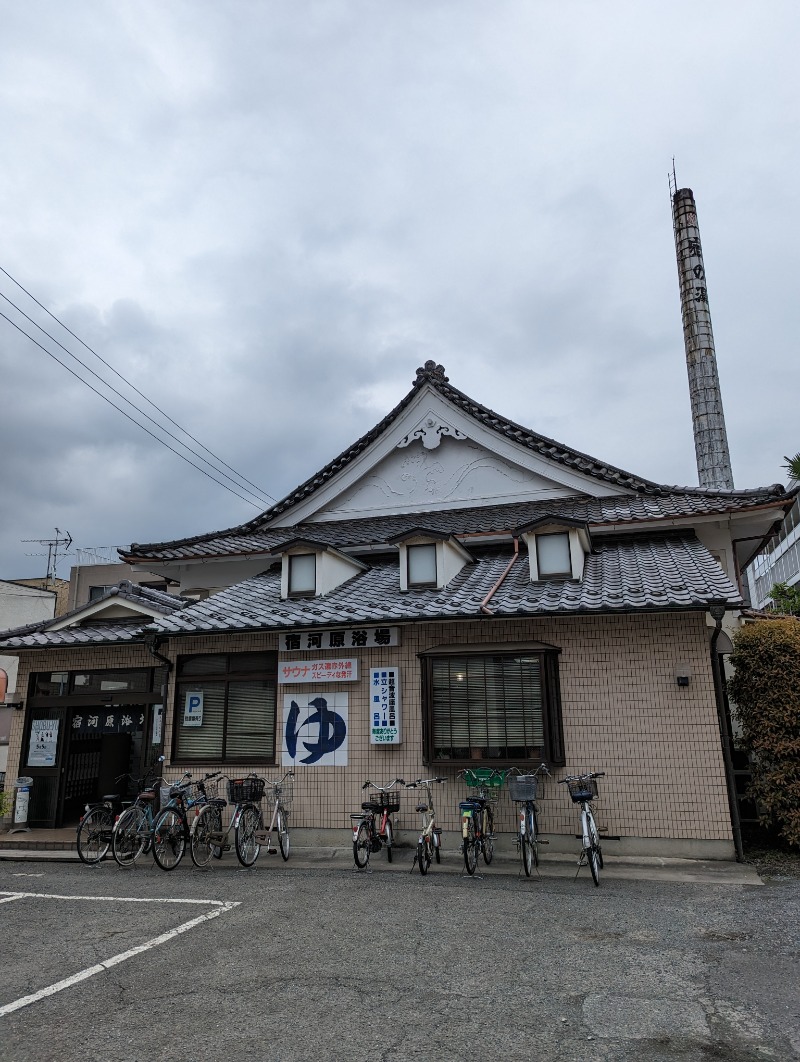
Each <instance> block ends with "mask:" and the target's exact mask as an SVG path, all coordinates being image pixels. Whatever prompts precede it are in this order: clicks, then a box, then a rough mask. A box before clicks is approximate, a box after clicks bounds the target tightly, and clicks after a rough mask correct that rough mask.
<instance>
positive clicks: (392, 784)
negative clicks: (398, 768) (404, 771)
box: [361, 778, 406, 793]
mask: <svg viewBox="0 0 800 1062" xmlns="http://www.w3.org/2000/svg"><path fill="white" fill-rule="evenodd" d="M405 784H406V783H405V779H403V778H395V779H394V780H393V781H391V782H387V783H386V785H375V783H374V782H371V781H370V780H369V778H368V779H367V780H366V782H364V784H363V785H362V786H361V788H362V789H369V787H370V786H372V788H373V789H377V790H378V792H379V793H386V792H388V790H389V789H393V788H394V787H395V786H396V785H405Z"/></svg>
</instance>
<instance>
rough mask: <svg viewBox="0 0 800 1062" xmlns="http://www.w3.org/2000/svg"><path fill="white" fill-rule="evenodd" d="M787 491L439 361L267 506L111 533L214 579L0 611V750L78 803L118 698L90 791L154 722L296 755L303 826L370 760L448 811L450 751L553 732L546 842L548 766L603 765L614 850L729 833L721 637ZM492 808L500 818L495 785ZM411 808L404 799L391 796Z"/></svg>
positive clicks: (199, 740)
mask: <svg viewBox="0 0 800 1062" xmlns="http://www.w3.org/2000/svg"><path fill="white" fill-rule="evenodd" d="M790 503H791V499H787V496H786V494H785V492H784V490H783V488H782V487H781V486H779V485H776V486H772V487H765V488H760V489H756V490H732V489H712V488H678V487H669V486H664V485H661V484H657V483H654V482H652V481H650V480H646V479H643V478H641V477H639V476H636V475H634V474H632V473H629V472H625V471H623V470H621V469H619V468H616V467H614V466H612V465H608V464H606V463H604V462H602V461H598V460H596V459H594V458H592V457H589V456H587V455H586V454H583V453H580V452H578V451H575V450H573V449H571V448H570V447H567V446H564V445H562V444H560V443H557V442H554V441H553V440H551V439H547V438H544V437H543V436H541V435H538V434H536V433H535V432H533V431H531V430H529V429H527V428H524V427H522V426H520V425H518V424H515V423H513V422H511V421H509V420H508V419H507V418H505V417H503V416H502V415H500V414H497V413H494V412H492V411H491V410H489V409H487V408H486V407H485V406H483V405H481V404H480V403H479V402H477V401H475V400H474V399H471V398H469V397H468V396H467V395H465V394H463V393H462V392H460V391H458V390H457V389H456V388H454V387H453V386H451V385H450V383H449V381H448V379H447V377H446V376H445V374H444V370H443V369H442V367H441V366H437V365H435V364H434V363H433V362H428V363H426V365H425V367H424V368H421V369H419V370H418V371H417V377H416V380H415V381H414V384H413V386H412V389H411V391H410V392H409V393H408V394H407V395H406V396H405V398H403V400H402V401H401V402H400V403H399V404H398V405H397V406H396V407H395V409H393V410H392V411H391V412H390V413H389V414H388V415H387V416H386V417H384V419H383V420H382V421H381V422H380V423H379V424H378V425H376V427H375V428H374V429H372V430H371V431H370V432H368V433H367V434H366V435H365V436H363V437H362V438H361V439H359V440H357V441H356V442H355V443H354V444H353V445H352V446H351V447H349V448H348V449H347V450H346V451H344V453H342V454H340V455H339V456H338V457H337V458H335V459H334V460H333V461H331V463H330V464H328V465H326V466H325V468H323V469H321V470H320V471H319V472H318V473H317V474H315V475H314V476H312V477H311V478H310V479H308V480H307V481H306V482H305V483H303V484H301V486H299V487H298V488H297V489H296V490H295V491H293V492H292V493H291V494H289V495H288V496H287V497H286V498H284V499H283V500H282V501H281V502H279V503H277V504H276V505H274V506H273V507H272V508H271V509H269V510H268V511H267V512H265V513H264V514H263V515H262V516H260V517H258V518H256V519H254V520H251V521H250V522H248V523H246V524H243V525H240V526H238V527H234V528H231V529H229V530H227V531H221V532H215V533H211V534H205V535H200V536H197V537H193V538H189V539H184V540H181V541H175V542H161V543H155V544H150V545H141V544H138V545H137V544H134V545H132V546H131V548H130V549H129V550H127V551H124V559H125V560H126V561H127V562H128V563H130V564H131V565H133V566H134V567H135V568H137V569H139V568H140V569H142V570H146V571H148V572H151V573H155V574H156V575H161V576H162V577H163V579H164V580H167V581H172V580H174V581H175V582H177V583H179V585H180V589H181V591H182V592H183V591H193V592H194V594H195V596H197V597H202V596H203V595H204V592H206V591H212V590H213V591H216V592H214V593H213V595H212V596H210V597H208V598H207V599H206V600H198V601H196V602H195V603H188V602H185V601H181V600H179V599H176V598H175V597H171V596H169V595H165V594H158V593H157V592H156V591H148V590H141V589H140V590H138V591H137V593H138V594H139V595H141V596H140V598H139V607H140V608H141V610H142V612H143V613H144V612H148V613H151V614H152V620H150V619H149V617H148V622H147V623H145V624H141V623H140V622H138V621H137V620H136V619H135V618H133V617H131V616H130V615H127V616H125V615H120V617H119V619H120V620H121V622H120V624H119V625H117V624H115V623H110V622H107V620H108V619H109V618H111V619H114V618H115V617H113V616H112V617H109V616H108V613H107V610H108V609H110V608H114V607H119V608H122V610H123V613H125V612H126V611H127V612H130V609H131V603H130V593H128V594H127V597H126V600H125V601H124V602H121V601H118V600H116V599H115V597H114V591H112V592H110V594H109V595H108V596H107V597H105V598H103V599H101V601H99V602H96V603H95V604H94V605H93V606H92V605H89V606H84V607H83V608H81V609H79V610H77V612H75V613H74V614H73V615H72V616H71V618H65V619H64V620H63V621H61V622H57V623H50V624H40V625H39V626H38V627H37V628H36V629H33V630H30V629H29V630H23V631H15V632H7V633H6V635H4V636H2V637H0V648H2V649H4V650H5V651H14V652H17V653H19V655H20V676H21V677H22V676H24V682H25V689H26V691H27V692H26V697H25V701H26V703H25V709H26V710H25V714H24V717H23V716H22V715H21V713H17V715H18V716H19V722H18V725H16V726H15V727H14V729H13V731H12V738H11V757H10V759H11V760H12V761H13V763H14V769H17V767H19V769H20V770H22V769H24V770H25V771H26V772H27V773H31V774H35V776H36V783H35V786H34V793H36V792H37V791H38V792H40V793H42V794H46V795H47V796H46V799H45V798H44V796H42V798H41V799H37V798H36V796H34V805H33V806H35V808H36V822H37V823H39V824H41V825H44V824H57V823H60V822H64V821H68V819H69V817H70V814H72V815H74V812H75V808H74V801H73V804H70V802H69V801H70V799H72V798H71V797H70V796H69V794H67V793H66V792H65V790H64V785H65V783H64V781H63V779H64V778H67V779H68V778H70V776H71V772H72V775H73V776H74V775H75V774H76V772H79V771H80V770H83V768H82V767H81V761H79V757H80V755H81V754H82V747H83V746H82V742H84V741H86V740H91V739H96V736H97V735H96V728H97V727H98V725H99V721H100V720H101V719H102V718H103V713H104V712H105V711H106V708H107V710H108V718H109V720H110V722H109V733H108V735H107V736H106V737H105V738H103V741H104V742H105V745H103V744H102V743H101V745H100V746H98V756H97V757H96V758H95V759H94V760H93V761H91V764H90V767H91V770H90V769H89V767H87V768H86V770H85V771H84V775H83V778H82V781H83V783H85V784H84V788H83V790H82V791H84V790H86V789H87V788H88V787H89V786H90V785H91V784H94V785H95V788H96V791H97V792H99V788H100V786H101V781H102V779H103V778H104V777H106V775H107V774H108V771H109V770H110V764H111V763H112V761H113V764H114V766H115V768H116V766H117V765H118V764H119V763H121V762H123V760H124V759H125V757H126V756H127V760H128V763H129V764H130V769H139V768H141V767H142V766H143V764H144V763H145V762H146V761H148V760H149V759H150V758H151V757H152V756H154V755H156V754H157V753H158V752H160V751H161V750H162V748H163V751H164V753H165V755H166V757H167V760H168V762H169V763H170V764H171V765H172V768H173V772H174V773H175V774H178V773H180V771H182V770H184V769H190V770H192V771H193V772H195V773H199V772H201V771H203V770H206V769H208V770H212V769H223V770H224V771H225V772H226V773H227V774H229V775H235V774H237V773H240V772H247V771H250V770H257V771H259V772H265V773H267V774H269V775H272V776H274V775H276V774H277V773H278V772H279V771H282V770H283V769H286V768H288V767H289V766H295V767H296V771H297V780H296V787H295V803H294V808H293V820H292V825H293V827H299V828H301V829H303V828H306V829H308V830H309V831H310V830H312V829H313V830H314V831H315V832H314V836H316V837H319V836H320V835H321V836H323V837H328V838H331V839H333V838H335V839H336V843H340V842H341V840H342V836H343V835H342V833H341V831H342V830H343V829H344V828H346V826H347V825H348V822H349V819H348V814H349V812H350V811H353V810H356V809H357V808H358V807H359V806H360V803H361V799H362V796H361V783H362V782H363V781H364V780H365V779H366V778H371V779H373V780H377V781H383V780H385V779H389V778H393V777H396V776H400V777H405V778H416V777H418V776H419V775H421V774H423V773H425V774H427V773H432V772H435V773H436V774H439V775H443V776H445V777H447V778H448V780H449V781H450V783H451V784H450V786H449V787H448V790H449V792H448V799H447V801H442V808H441V810H442V811H443V812H444V825H445V828H446V829H450V830H453V829H456V828H457V824H458V819H457V805H458V799H459V797H460V796H461V794H462V792H463V788H462V785H461V782H460V780H459V779H458V771H459V770H460V769H462V768H464V767H467V766H475V765H481V764H482V765H496V766H508V765H512V764H513V765H518V766H524V765H536V764H538V763H539V762H541V761H542V760H544V761H547V762H548V763H549V764H550V766H551V769H552V771H553V774H554V776H555V777H554V782H553V783H548V785H547V786H545V791H544V795H543V799H542V801H541V809H542V823H541V825H542V829H543V831H544V832H545V833H546V834H547V835H549V836H550V839H551V845H552V847H553V849H555V848H558V847H562V848H566V849H569V850H572V849H573V848H574V845H575V841H574V832H575V821H574V811H573V809H572V807H571V806H570V805H569V802H568V798H567V797H566V795H565V793H564V788H563V787H560V786H557V785H556V784H554V783H555V781H556V780H557V779H558V778H561V777H563V775H564V773H565V771H566V770H567V769H570V770H581V769H598V770H604V771H606V772H607V774H606V778H605V779H604V780H603V784H602V789H601V794H602V795H601V801H600V809H601V813H600V818H601V823H602V824H603V825H605V826H606V827H607V828H608V837H609V848H608V851H609V853H611V852H612V851H613V850H614V848H616V850H617V851H618V852H638V853H660V854H670V853H671V854H676V855H677V854H683V855H703V856H708V857H723V858H726V857H729V856H731V855H732V854H733V850H734V849H733V831H732V825H731V821H732V817H731V809H730V805H729V793H730V792H731V791H732V785H733V779H732V776H731V770H730V763H729V762H726V757H725V755H724V754H723V748H724V747H726V746H725V742H724V741H723V740H722V738H721V732H720V724H719V718H720V717H722V718H723V719H724V716H725V712H724V705H723V704H722V701H721V696H722V694H721V686H720V684H719V682H718V681H717V680H718V674H719V671H718V668H719V658H718V656H717V653H716V650H717V649H718V648H719V642H720V641H721V640H722V638H721V637H720V633H721V632H722V627H723V626H725V627H726V629H727V630H728V631H732V630H733V629H734V627H735V625H736V616H737V615H738V610H739V609H740V607H741V606H742V597H741V593H740V573H741V571H742V570H743V568H744V566H745V565H746V564H747V563H749V561H750V560H751V556H752V550H753V548H755V546H756V545H757V544H758V543H759V542H760V541H763V538H764V536H765V535H766V534H767V533H768V532H769V530H770V528H771V527H772V526H773V525H774V524H775V522H776V521H779V520H781V519H782V518H783V515H784V512H785V510H786V509H787V508H788V507H789V505H790ZM147 595H155V596H151V597H148V596H147ZM93 609H95V610H96V611H92V610H93ZM162 687H163V688H162ZM162 705H163V714H162V712H161V711H160V708H161V706H162ZM134 707H137V708H138V709H139V711H138V712H137V713H133V712H131V711H130V709H132V708H134ZM124 709H128V711H127V712H125V716H126V718H128V719H129V720H130V722H128V723H126V724H125V726H123V725H122V722H121V719H122V715H119V717H117V715H116V714H115V713H117V712H122V711H124ZM55 720H58V726H57V728H56V736H55V737H53V730H52V727H51V728H50V730H49V731H48V733H49V734H50V739H49V745H48V746H47V748H46V749H45V750H44V751H42V750H41V749H40V748H39V747H38V746H37V735H38V734H39V733H40V732H41V730H42V729H43V728H46V727H47V725H48V724H50V723H52V722H53V721H55ZM92 720H93V721H94V722H92ZM15 723H16V719H15ZM125 727H127V729H125ZM723 734H724V736H725V737H726V738H727V734H725V733H724V728H723ZM85 735H90V736H91V737H90V738H87V737H86V736H85ZM112 737H115V738H116V739H117V740H116V743H115V744H114V747H113V749H112V743H111V740H110V739H111V738H112ZM45 744H46V743H45ZM44 755H48V756H49V757H50V760H51V762H48V763H46V764H44V763H42V762H41V760H42V758H43V756H44ZM31 758H33V761H34V762H33V763H31ZM118 773H119V772H118ZM60 779H61V780H60ZM499 824H500V828H501V829H502V830H509V831H510V830H511V829H512V825H513V820H512V812H511V807H510V806H509V805H508V803H507V802H504V803H502V804H501V808H500V818H499ZM400 825H401V828H405V829H406V830H411V829H412V828H413V827H414V826H415V816H414V814H413V811H412V810H411V809H410V806H409V807H406V806H405V801H404V809H403V811H402V812H401V821H400ZM326 831H327V832H326ZM309 836H311V834H309Z"/></svg>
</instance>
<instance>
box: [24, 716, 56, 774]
mask: <svg viewBox="0 0 800 1062" xmlns="http://www.w3.org/2000/svg"><path fill="white" fill-rule="evenodd" d="M59 723H60V720H59V719H34V720H33V721H32V722H31V741H30V745H29V746H28V766H29V767H55V765H56V752H57V750H58V727H59Z"/></svg>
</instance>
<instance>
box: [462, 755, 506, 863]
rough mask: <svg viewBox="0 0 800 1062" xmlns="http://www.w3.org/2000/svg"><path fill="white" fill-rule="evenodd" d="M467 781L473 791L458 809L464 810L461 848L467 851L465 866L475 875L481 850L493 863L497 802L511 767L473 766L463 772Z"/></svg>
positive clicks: (484, 858)
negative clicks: (501, 768) (499, 768)
mask: <svg viewBox="0 0 800 1062" xmlns="http://www.w3.org/2000/svg"><path fill="white" fill-rule="evenodd" d="M458 773H459V775H462V776H463V778H464V783H465V785H466V786H467V788H468V789H471V790H473V792H472V793H471V794H470V795H469V796H468V797H467V799H466V800H462V801H461V802H460V803H459V805H458V809H459V812H460V813H461V851H462V852H463V854H464V867H465V868H466V871H467V873H468V874H474V873H475V869H476V867H477V865H478V853H480V854H481V855H482V856H483V861H484V863H485V864H486V865H487V867H488V866H489V864H490V863H491V861H492V859H493V858H494V802H495V801H496V799H497V794H498V793H499V791H500V789H501V787H502V786H503V784H504V782H505V780H506V776H507V775H508V770H507V769H504V770H498V769H496V768H494V767H471V768H467V769H466V770H463V771H459V772H458Z"/></svg>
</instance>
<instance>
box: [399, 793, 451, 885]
mask: <svg viewBox="0 0 800 1062" xmlns="http://www.w3.org/2000/svg"><path fill="white" fill-rule="evenodd" d="M446 781H447V779H446V778H418V779H417V780H416V782H407V783H406V789H420V788H424V789H425V791H426V792H427V794H428V802H427V803H426V804H417V807H416V810H417V811H418V812H419V813H420V814H421V815H422V829H421V831H420V835H419V840H418V841H417V851H416V854H415V855H414V862H413V863H412V864H411V869H412V871H413V869H414V867H415V866H419V872H420V874H427V873H428V868H429V867H430V865H431V863H432V862H433V858H434V856H435V857H436V862H437V863H441V861H442V857H441V848H442V831H441V829H440V827H438V826H437V825H436V809H435V808H434V806H433V790H432V789H431V785H432V784H433V783H434V782H437V783H439V784H441V783H443V782H446Z"/></svg>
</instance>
